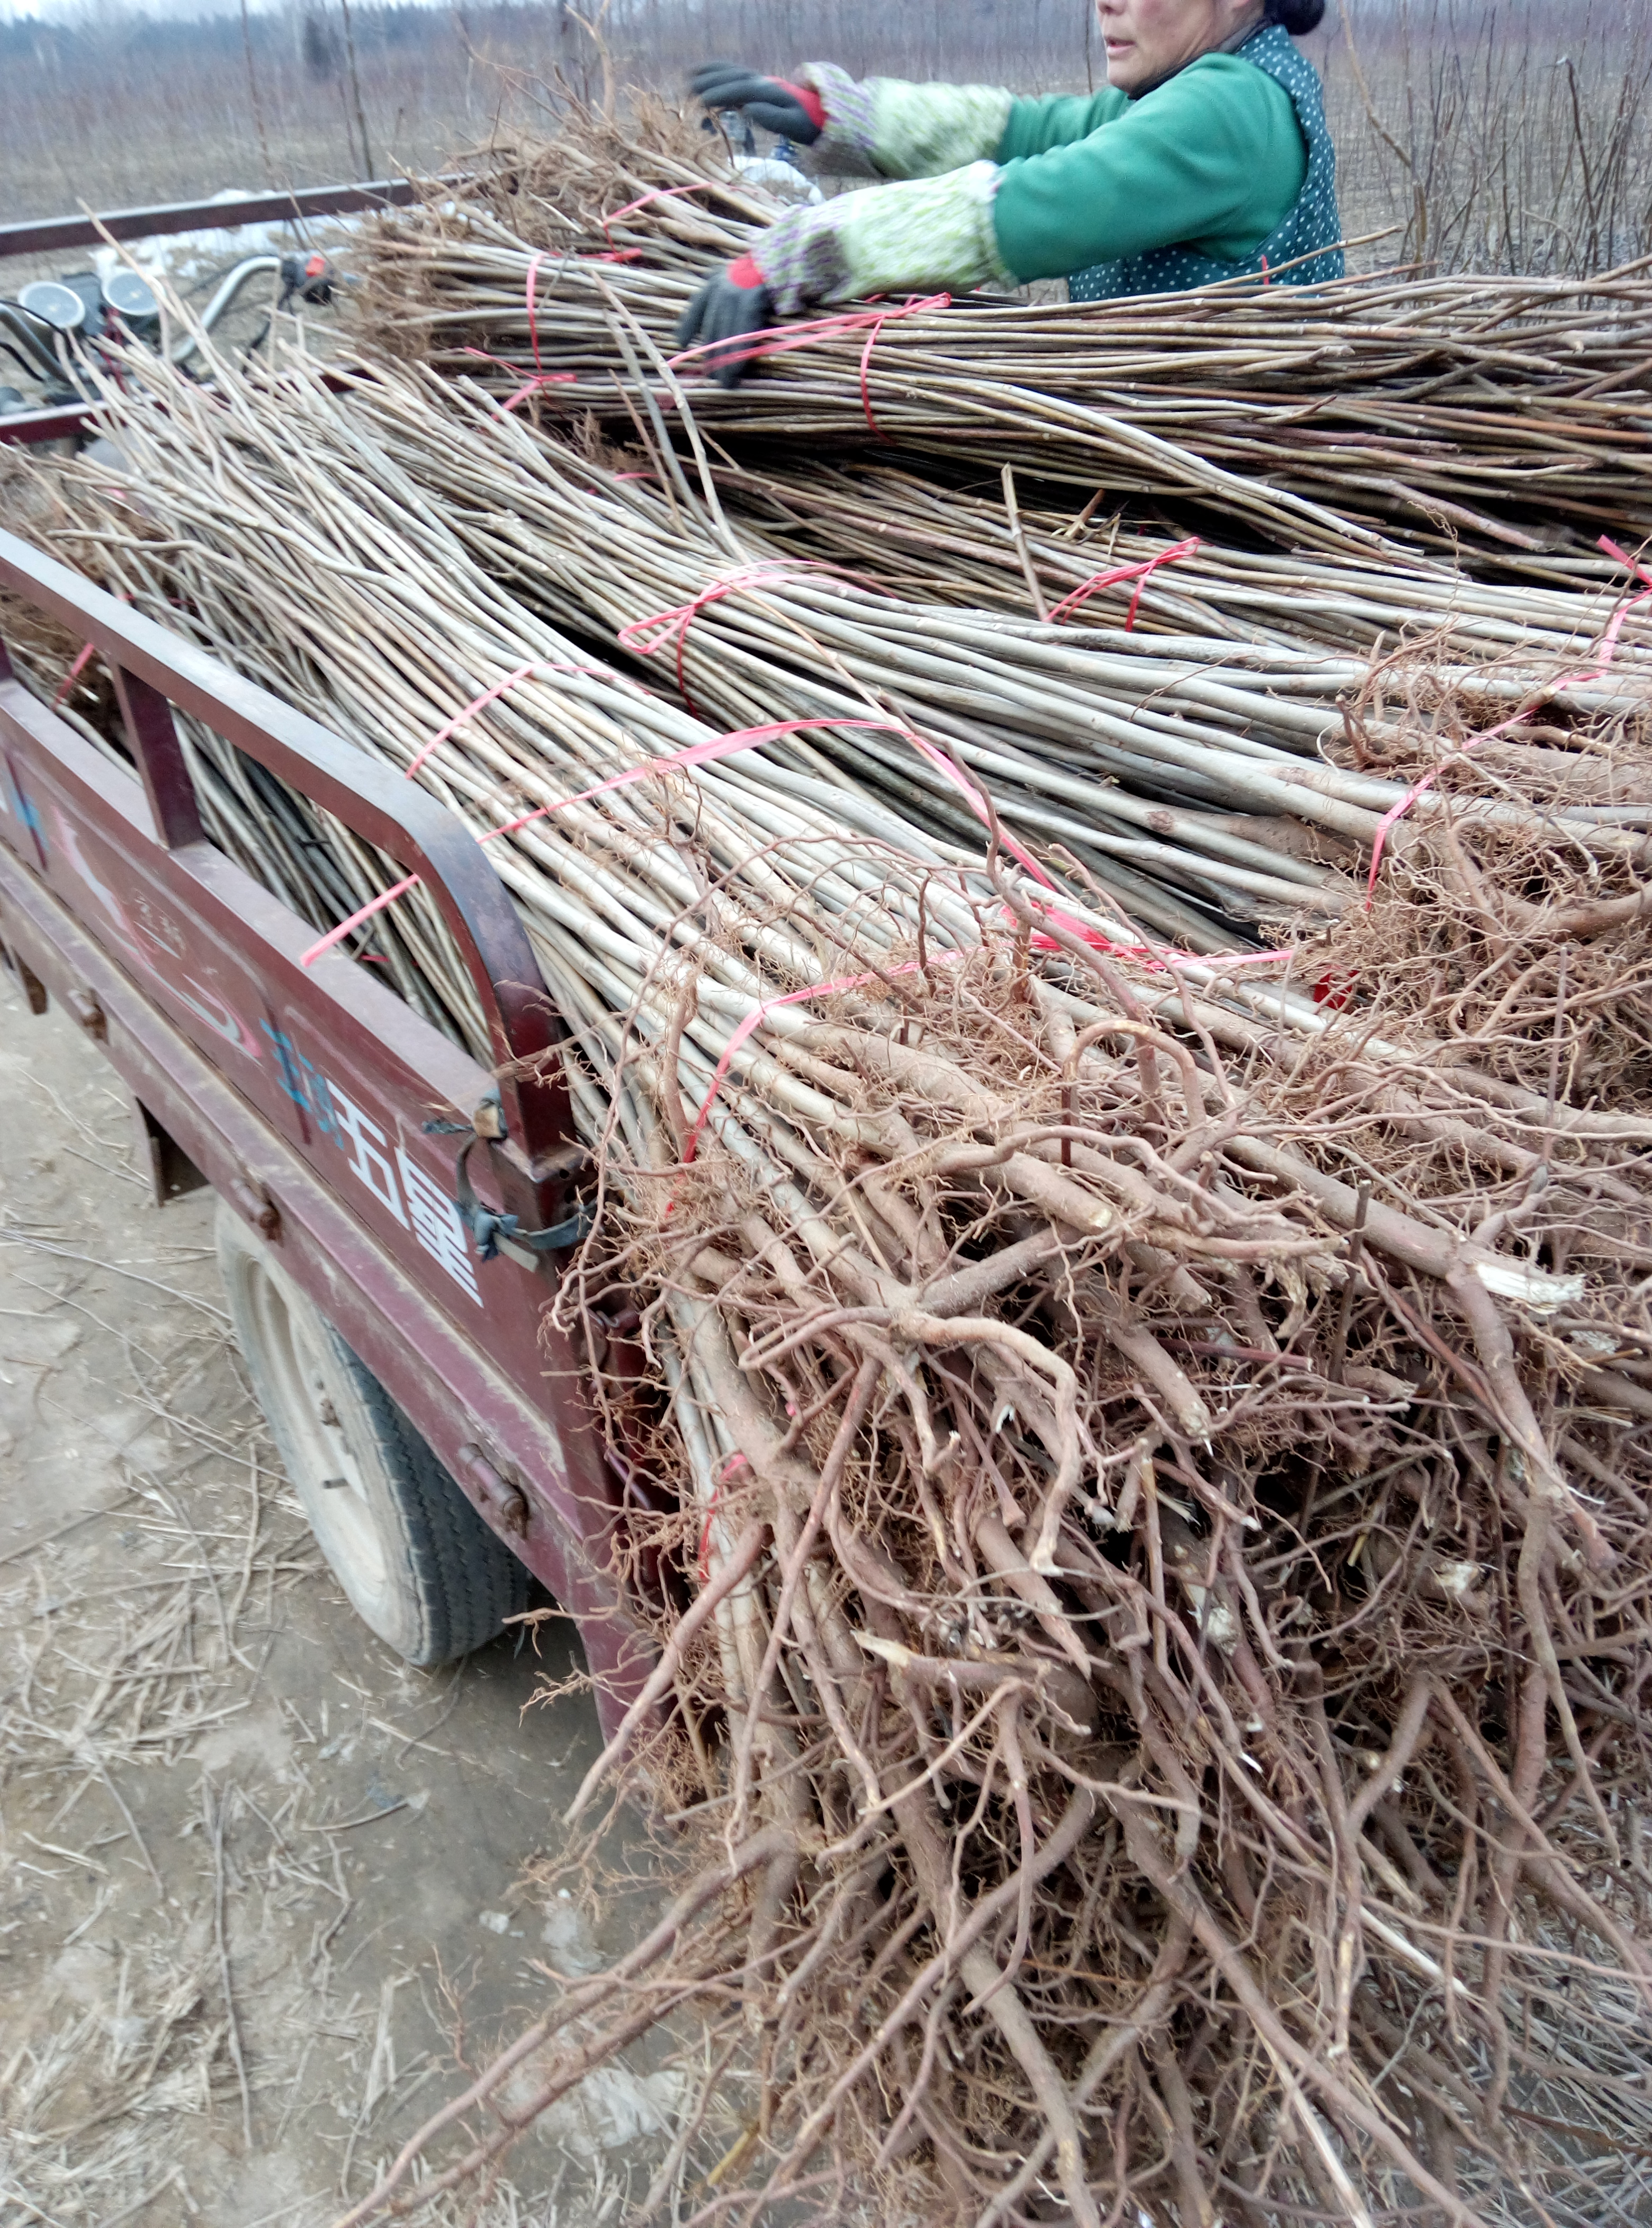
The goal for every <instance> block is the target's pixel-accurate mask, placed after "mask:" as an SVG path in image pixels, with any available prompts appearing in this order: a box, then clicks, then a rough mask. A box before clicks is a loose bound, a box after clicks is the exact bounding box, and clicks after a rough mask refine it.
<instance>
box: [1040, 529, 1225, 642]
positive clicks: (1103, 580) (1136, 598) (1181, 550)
mask: <svg viewBox="0 0 1652 2228" xmlns="http://www.w3.org/2000/svg"><path fill="white" fill-rule="evenodd" d="M1198 547H1199V536H1198V535H1196V534H1190V535H1188V539H1187V540H1186V541H1176V542H1173V543H1172V544H1171V546H1170V547H1169V549H1161V550H1160V552H1159V554H1158V555H1157V556H1156V557H1149V558H1148V559H1147V560H1146V561H1145V563H1143V564H1140V565H1116V566H1115V567H1113V569H1112V571H1111V573H1092V575H1091V577H1090V578H1089V579H1087V580H1084V581H1081V582H1080V583H1079V586H1077V587H1076V588H1075V589H1074V590H1073V593H1072V594H1071V595H1070V596H1064V597H1063V598H1062V599H1061V601H1060V603H1059V604H1058V605H1056V607H1055V609H1054V610H1053V611H1052V612H1051V613H1050V624H1051V625H1052V626H1060V624H1061V621H1062V620H1063V619H1064V618H1066V616H1067V613H1068V612H1069V611H1077V610H1078V608H1079V605H1080V604H1085V603H1088V602H1089V600H1090V599H1091V597H1092V596H1093V595H1097V594H1098V593H1099V592H1100V591H1101V590H1102V589H1103V588H1115V587H1117V586H1118V584H1119V582H1120V581H1121V580H1134V581H1135V583H1136V592H1135V594H1134V595H1133V596H1132V597H1131V598H1130V609H1129V611H1127V612H1126V613H1125V614H1124V631H1125V633H1126V634H1129V633H1130V632H1131V631H1133V630H1134V628H1135V625H1136V607H1137V605H1138V604H1139V603H1140V602H1141V600H1142V591H1143V588H1144V587H1146V586H1147V584H1148V582H1149V579H1151V578H1152V577H1153V575H1154V573H1156V572H1157V571H1158V569H1159V567H1160V566H1161V565H1174V564H1176V563H1177V562H1178V561H1179V560H1181V558H1183V557H1191V556H1192V555H1193V553H1194V550H1195V549H1197V548H1198Z"/></svg>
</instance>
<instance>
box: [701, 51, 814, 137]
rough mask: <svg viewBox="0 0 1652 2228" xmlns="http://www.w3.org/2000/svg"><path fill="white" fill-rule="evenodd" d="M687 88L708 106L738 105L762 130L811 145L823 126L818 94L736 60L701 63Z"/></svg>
mask: <svg viewBox="0 0 1652 2228" xmlns="http://www.w3.org/2000/svg"><path fill="white" fill-rule="evenodd" d="M688 90H689V91H690V92H691V93H693V95H694V97H695V99H696V100H699V101H703V102H704V104H705V106H707V107H708V108H713V109H715V108H738V109H739V110H740V112H741V113H742V114H743V115H746V116H748V117H749V118H751V120H752V123H753V124H757V125H761V126H762V128H763V130H764V131H772V132H774V133H775V134H776V135H777V137H778V138H782V139H791V140H794V141H795V142H796V143H797V145H798V146H799V147H812V146H813V145H814V144H815V142H816V139H818V138H819V137H820V135H821V133H822V132H823V131H824V130H825V128H826V112H825V109H824V108H823V106H821V100H820V95H819V94H818V93H811V92H810V89H809V87H808V86H804V85H792V84H790V83H789V82H788V81H787V80H785V79H784V78H782V77H760V76H759V74H758V73H757V71H755V70H749V69H746V68H745V67H742V65H741V64H740V63H739V62H701V65H700V67H699V68H698V69H697V70H695V72H694V74H693V75H692V76H691V77H690V78H689V80H688Z"/></svg>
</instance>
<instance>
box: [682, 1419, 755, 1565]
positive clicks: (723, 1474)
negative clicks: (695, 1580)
mask: <svg viewBox="0 0 1652 2228" xmlns="http://www.w3.org/2000/svg"><path fill="white" fill-rule="evenodd" d="M751 1466H752V1465H751V1463H750V1462H749V1461H748V1460H747V1459H746V1457H745V1456H744V1455H743V1454H741V1453H740V1452H739V1451H738V1450H737V1451H736V1452H735V1453H733V1454H732V1455H725V1456H724V1457H723V1459H722V1461H721V1462H720V1463H718V1465H717V1468H716V1469H715V1471H714V1473H713V1476H712V1488H711V1499H710V1500H709V1501H708V1502H707V1503H706V1521H705V1523H704V1524H703V1525H702V1526H701V1532H700V1551H699V1553H698V1554H697V1555H696V1556H695V1564H696V1565H697V1567H698V1569H699V1572H700V1583H701V1585H702V1586H703V1585H705V1583H706V1580H707V1578H708V1576H709V1572H708V1570H707V1568H706V1564H707V1558H708V1553H709V1551H710V1547H711V1527H712V1524H713V1522H714V1520H715V1518H716V1514H717V1508H718V1504H719V1502H720V1501H721V1500H722V1497H723V1488H724V1487H725V1486H726V1485H727V1483H728V1482H729V1481H730V1479H731V1478H735V1477H738V1476H740V1472H741V1470H743V1469H750V1468H751Z"/></svg>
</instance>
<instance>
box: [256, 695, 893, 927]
mask: <svg viewBox="0 0 1652 2228" xmlns="http://www.w3.org/2000/svg"><path fill="white" fill-rule="evenodd" d="M573 670H575V671H579V670H583V669H581V668H573ZM460 717H461V718H463V717H464V714H460ZM816 727H833V728H841V727H886V728H889V729H891V730H893V732H894V733H897V734H905V733H906V732H907V730H906V728H905V727H903V726H902V725H901V723H900V721H899V720H831V719H822V718H818V717H816V718H815V719H812V720H769V721H768V722H767V723H766V724H765V725H764V726H763V727H737V728H736V729H735V730H734V731H733V733H731V734H727V735H714V736H712V737H711V739H709V741H707V742H703V743H695V744H694V745H692V746H690V747H689V748H688V750H686V751H675V752H672V753H671V754H670V755H669V757H667V758H663V759H645V760H644V763H643V764H642V765H635V766H627V767H626V769H625V771H624V772H623V773H616V774H611V775H610V776H609V778H608V779H607V780H606V781H599V783H598V784H597V785H596V787H595V788H594V789H582V790H581V791H579V794H578V796H577V797H559V798H558V799H557V801H556V803H554V804H537V805H535V808H534V810H532V811H531V812H523V813H521V814H519V815H518V816H517V817H516V818H515V820H506V821H502V822H501V823H500V824H499V826H498V827H497V828H490V829H487V830H486V831H485V832H484V833H483V834H482V835H480V836H477V839H476V840H477V842H478V843H491V842H493V840H494V838H495V836H514V835H515V832H516V830H517V829H519V828H526V827H527V826H528V823H529V822H530V821H534V820H543V819H546V818H547V817H548V816H549V815H550V814H552V813H553V812H560V811H562V810H564V809H565V808H566V807H567V806H568V805H570V804H588V803H590V802H591V801H592V798H593V797H605V796H606V795H607V794H608V792H609V791H610V790H615V789H625V788H628V787H629V786H630V784H631V783H632V782H634V781H651V780H652V779H653V778H654V777H655V776H656V774H663V773H670V772H672V771H675V770H676V769H677V768H678V767H682V766H696V765H708V764H709V763H710V762H711V761H712V760H713V759H727V758H734V757H736V756H738V754H739V753H740V752H741V751H749V750H750V749H751V748H752V746H753V745H754V744H757V743H767V742H772V741H774V740H775V739H776V738H777V737H778V736H781V735H795V734H797V733H798V732H799V731H800V730H802V729H804V728H816ZM418 884H419V876H418V875H417V874H408V875H407V876H406V877H405V878H404V879H403V880H401V881H399V882H398V883H397V884H396V886H395V887H394V889H390V890H382V891H381V892H380V893H379V895H378V896H377V897H375V898H369V899H368V901H367V903H366V904H365V905H364V906H357V908H356V909H355V912H353V913H352V914H351V915H350V917H349V919H348V920H341V921H340V922H339V924H338V925H337V927H336V928H330V929H329V930H328V932H327V933H326V935H325V936H323V937H322V938H320V939H319V941H318V942H317V943H315V944H311V947H310V949H309V950H308V951H305V952H302V953H300V955H299V959H298V964H299V965H300V966H301V967H309V966H311V965H313V964H314V963H315V962H316V961H317V959H319V958H320V957H321V956H322V954H323V952H324V951H331V950H332V948H333V946H334V945H335V944H342V943H343V940H344V938H346V937H347V936H349V935H350V934H351V933H352V932H353V931H354V930H355V929H358V928H360V927H361V925H362V922H363V921H368V920H371V919H372V918H373V916H374V915H375V913H380V912H383V911H384V909H385V907H386V906H387V905H394V902H395V900H397V899H398V898H400V897H405V896H406V895H407V892H408V891H409V890H411V889H414V888H416V887H418Z"/></svg>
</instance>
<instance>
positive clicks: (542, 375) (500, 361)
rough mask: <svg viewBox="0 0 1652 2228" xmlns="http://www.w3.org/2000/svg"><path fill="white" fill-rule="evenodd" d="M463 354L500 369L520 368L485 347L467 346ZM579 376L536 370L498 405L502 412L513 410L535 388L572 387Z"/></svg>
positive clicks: (513, 371) (517, 369) (513, 369)
mask: <svg viewBox="0 0 1652 2228" xmlns="http://www.w3.org/2000/svg"><path fill="white" fill-rule="evenodd" d="M464 354H465V355H473V356H475V358H476V359H477V362H478V363H496V364H497V365H498V367H499V368H500V370H501V371H509V372H512V373H515V372H519V371H520V370H521V369H522V366H521V364H519V363H512V362H510V360H509V357H508V356H503V355H489V353H488V351H487V349H479V348H467V349H465V350H464ZM578 381H579V373H578V372H577V371H536V372H535V374H534V375H533V377H532V378H531V379H525V380H524V381H522V385H521V386H520V387H518V388H517V389H516V392H515V394H513V395H511V396H510V397H509V400H507V401H504V402H502V403H501V404H500V405H499V407H500V409H501V411H502V412H503V411H506V410H514V409H515V407H516V405H517V404H518V403H519V402H522V401H524V400H526V399H527V397H528V395H530V394H533V393H534V392H535V389H536V388H538V387H573V386H574V385H576V384H577V382H578Z"/></svg>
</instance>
